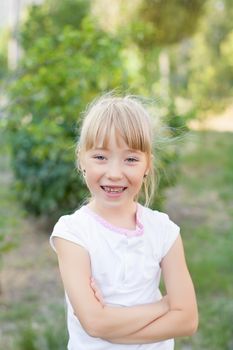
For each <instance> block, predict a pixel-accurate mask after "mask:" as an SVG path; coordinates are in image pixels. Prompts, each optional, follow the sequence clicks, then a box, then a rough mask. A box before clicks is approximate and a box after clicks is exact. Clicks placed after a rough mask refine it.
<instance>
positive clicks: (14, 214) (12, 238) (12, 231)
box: [0, 120, 22, 269]
mask: <svg viewBox="0 0 233 350" xmlns="http://www.w3.org/2000/svg"><path fill="white" fill-rule="evenodd" d="M2 124H3V122H2V121H1V120H0V174H1V175H0V182H1V186H0V202H1V207H0V269H1V268H2V257H3V254H5V253H7V252H9V251H10V250H11V249H12V248H14V247H15V246H16V245H17V238H18V237H17V233H16V232H18V231H17V227H18V221H19V219H20V218H21V215H22V213H21V212H20V210H19V208H14V207H13V206H12V205H11V211H9V207H8V206H9V204H10V203H12V202H14V201H15V196H14V193H13V191H12V190H11V189H10V181H11V177H10V176H9V175H10V174H9V161H8V160H9V149H8V147H7V146H6V137H5V135H4V131H3V130H4V129H3V125H2Z"/></svg>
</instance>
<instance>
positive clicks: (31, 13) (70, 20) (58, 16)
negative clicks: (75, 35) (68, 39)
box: [20, 0, 90, 50]
mask: <svg viewBox="0 0 233 350" xmlns="http://www.w3.org/2000/svg"><path fill="white" fill-rule="evenodd" d="M89 8H90V1H89V0H66V1H65V2H64V1H63V0H47V1H45V2H44V3H43V4H42V5H31V6H30V7H29V10H28V17H27V20H26V21H25V22H24V24H23V25H22V28H21V31H20V40H21V45H22V47H23V49H24V50H28V49H30V47H31V46H32V43H34V42H35V41H37V40H38V39H41V38H43V37H49V38H50V40H53V41H55V42H56V41H57V37H58V36H59V35H60V33H61V30H62V29H63V28H64V27H65V26H70V27H72V28H76V29H79V28H80V26H81V22H82V20H83V19H84V18H85V16H86V15H88V13H89Z"/></svg>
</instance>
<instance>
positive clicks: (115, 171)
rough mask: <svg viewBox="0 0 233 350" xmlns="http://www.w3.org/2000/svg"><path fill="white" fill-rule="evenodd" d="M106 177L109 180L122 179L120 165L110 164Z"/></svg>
mask: <svg viewBox="0 0 233 350" xmlns="http://www.w3.org/2000/svg"><path fill="white" fill-rule="evenodd" d="M106 176H107V177H108V178H109V179H111V180H115V181H116V180H120V179H122V177H123V174H122V169H121V165H120V164H119V162H111V163H110V164H109V165H108V169H107V174H106Z"/></svg>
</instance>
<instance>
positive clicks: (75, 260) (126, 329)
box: [54, 237, 197, 344]
mask: <svg viewBox="0 0 233 350" xmlns="http://www.w3.org/2000/svg"><path fill="white" fill-rule="evenodd" d="M54 244H55V247H56V250H57V254H58V261H59V268H60V273H61V277H62V280H63V284H64V288H65V290H66V292H67V294H68V296H69V299H70V301H71V304H72V306H73V309H74V312H75V314H76V316H77V317H78V319H79V321H80V323H81V324H82V326H83V328H84V329H85V330H86V332H87V333H88V334H89V335H91V336H93V337H99V338H103V339H106V340H108V341H110V342H112V343H124V344H132V343H135V344H143V343H152V342H156V341H161V340H164V339H169V338H173V337H177V336H185V335H191V334H192V333H194V331H195V330H196V328H197V307H196V300H195V293H194V289H193V284H192V281H191V278H190V275H189V273H188V270H187V267H186V263H185V258H184V253H183V246H182V242H181V239H180V237H179V238H178V239H177V240H176V242H175V243H174V245H173V246H172V248H171V249H170V251H169V252H168V254H167V255H166V257H165V258H164V259H163V261H162V265H161V267H162V271H163V277H164V282H165V286H166V290H167V297H165V298H162V299H161V300H160V301H158V302H157V303H153V304H146V305H139V306H133V307H119V308H114V307H110V306H108V305H103V304H102V303H100V302H99V301H98V299H97V298H96V296H95V292H94V290H93V289H92V288H91V285H90V280H91V266H90V259H89V255H88V253H87V251H86V250H85V249H84V248H82V247H81V246H78V245H76V244H74V243H72V242H69V241H66V240H64V239H61V238H57V237H56V238H54Z"/></svg>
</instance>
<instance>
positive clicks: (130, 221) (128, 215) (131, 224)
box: [88, 200, 137, 229]
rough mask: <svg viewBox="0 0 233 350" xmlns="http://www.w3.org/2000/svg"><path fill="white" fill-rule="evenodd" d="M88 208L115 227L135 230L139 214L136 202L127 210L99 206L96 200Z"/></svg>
mask: <svg viewBox="0 0 233 350" xmlns="http://www.w3.org/2000/svg"><path fill="white" fill-rule="evenodd" d="M88 207H89V209H91V210H92V211H93V212H95V213H96V214H97V215H99V216H101V217H102V218H103V219H104V220H106V221H108V222H109V223H110V224H112V225H114V226H118V227H123V228H127V229H135V226H136V212H137V203H136V202H132V205H130V206H127V208H125V207H124V208H117V207H112V208H109V207H105V206H100V205H98V203H96V202H95V200H92V201H91V202H90V203H89V204H88ZM126 209H127V210H126Z"/></svg>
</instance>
